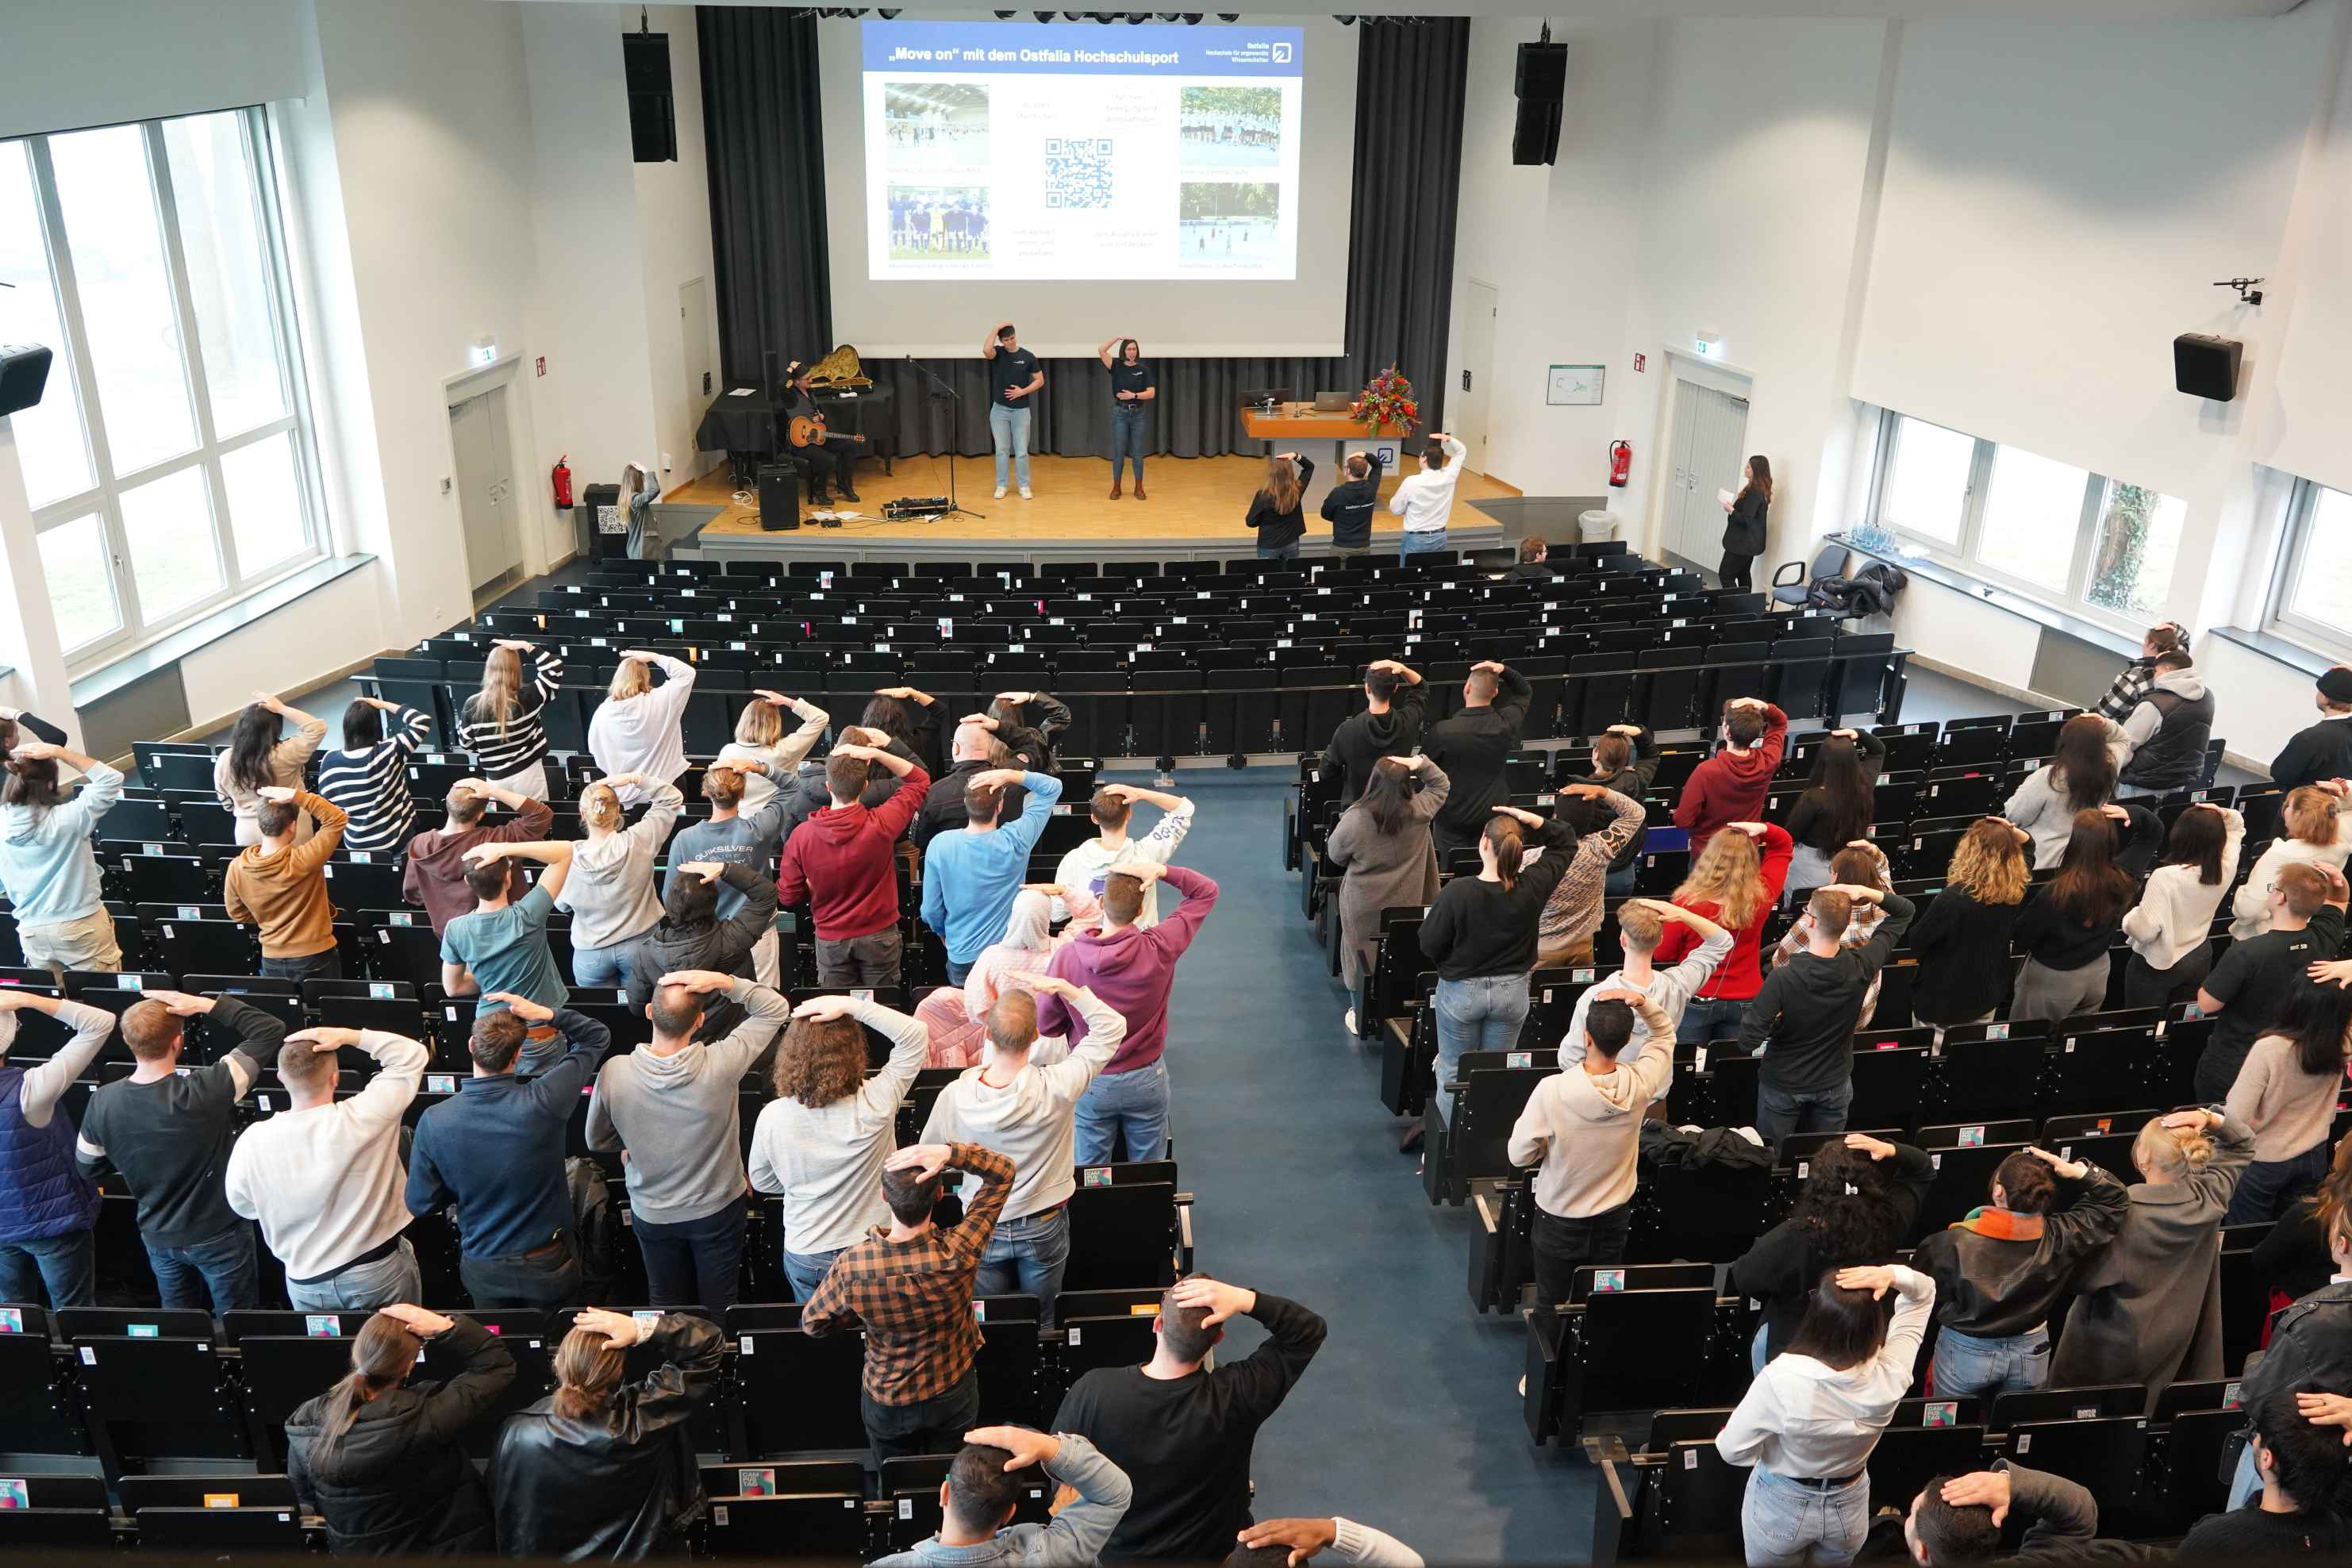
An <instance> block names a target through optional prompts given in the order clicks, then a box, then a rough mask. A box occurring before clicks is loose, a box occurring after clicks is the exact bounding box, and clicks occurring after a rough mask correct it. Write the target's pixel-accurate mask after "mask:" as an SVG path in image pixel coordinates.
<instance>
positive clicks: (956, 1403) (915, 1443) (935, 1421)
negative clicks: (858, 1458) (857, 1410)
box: [857, 1367, 980, 1470]
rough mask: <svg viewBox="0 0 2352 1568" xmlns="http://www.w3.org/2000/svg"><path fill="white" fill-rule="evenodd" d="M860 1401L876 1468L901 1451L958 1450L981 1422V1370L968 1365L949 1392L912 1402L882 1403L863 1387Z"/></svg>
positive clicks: (938, 1452)
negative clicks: (967, 1434)
mask: <svg viewBox="0 0 2352 1568" xmlns="http://www.w3.org/2000/svg"><path fill="white" fill-rule="evenodd" d="M857 1403H858V1405H859V1406H860V1407H861V1410H862V1413H863V1414H864V1415H865V1417H866V1447H867V1448H868V1449H869V1450H870V1451H871V1452H872V1453H873V1455H874V1468H876V1469H877V1470H878V1469H880V1468H882V1461H883V1460H885V1459H894V1458H898V1456H899V1455H901V1454H954V1453H960V1452H961V1451H962V1448H963V1435H964V1434H965V1433H966V1432H969V1431H971V1429H972V1427H973V1426H977V1425H979V1422H980V1373H978V1372H977V1371H975V1370H973V1369H971V1368H970V1367H967V1368H965V1369H964V1374H963V1376H961V1378H958V1379H957V1380H956V1384H955V1386H954V1387H952V1388H950V1389H949V1390H948V1391H947V1392H946V1393H945V1394H933V1395H932V1396H931V1397H930V1398H929V1399H920V1400H917V1401H916V1402H915V1403H914V1404H912V1405H881V1404H877V1403H876V1402H875V1399H874V1396H873V1395H872V1394H867V1393H866V1392H865V1390H863V1389H860V1390H859V1391H858V1394H857Z"/></svg>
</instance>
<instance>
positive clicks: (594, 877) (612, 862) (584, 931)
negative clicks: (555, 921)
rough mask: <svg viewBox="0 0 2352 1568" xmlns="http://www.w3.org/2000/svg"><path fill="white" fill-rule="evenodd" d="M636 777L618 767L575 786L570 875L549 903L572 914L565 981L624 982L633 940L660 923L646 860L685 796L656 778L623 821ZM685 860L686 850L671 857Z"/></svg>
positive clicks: (655, 855)
mask: <svg viewBox="0 0 2352 1568" xmlns="http://www.w3.org/2000/svg"><path fill="white" fill-rule="evenodd" d="M747 776H748V775H747ZM639 782H640V781H639V780H637V779H635V778H633V777H631V776H630V775H629V774H627V773H623V774H622V775H621V776H620V777H619V778H616V779H598V780H597V781H595V782H594V783H593V784H590V785H588V787H587V788H585V789H583V790H582V791H581V792H580V823H581V826H582V827H583V828H584V829H585V830H586V834H587V837H585V838H583V840H582V841H581V843H580V845H579V847H577V848H575V849H573V850H572V873H571V875H570V876H568V877H567V878H565V879H564V882H563V890H562V893H560V894H559V895H557V897H556V900H555V907H556V908H557V909H559V910H566V911H568V912H569V913H570V914H571V916H572V984H575V985H580V986H583V987H585V986H597V987H604V986H612V987H614V988H615V989H618V988H620V987H623V986H625V985H627V984H628V983H629V975H630V973H631V971H632V970H633V969H634V968H635V963H636V955H637V942H638V939H639V938H641V937H643V936H644V935H645V934H646V932H648V931H652V930H653V929H654V927H656V926H657V925H659V924H660V923H661V917H662V906H661V900H660V899H659V897H657V896H656V893H655V891H654V862H655V861H656V860H657V859H659V858H661V854H662V847H663V846H664V845H666V844H667V843H668V842H669V835H670V829H671V828H672V827H674V826H677V816H678V812H679V809H680V808H681V807H682V806H683V805H685V804H686V797H685V796H684V795H680V794H678V791H677V785H676V784H657V785H656V786H655V788H654V792H653V795H652V798H651V799H650V800H648V801H647V802H646V814H645V816H643V817H641V818H639V819H638V820H637V821H636V822H635V823H630V824H628V825H626V826H624V823H625V821H626V816H625V813H624V812H623V810H622V808H621V794H620V792H621V791H622V790H623V789H625V788H627V787H628V786H629V785H631V784H637V783H639ZM674 858H677V859H691V858H693V857H691V856H683V855H681V856H677V857H674Z"/></svg>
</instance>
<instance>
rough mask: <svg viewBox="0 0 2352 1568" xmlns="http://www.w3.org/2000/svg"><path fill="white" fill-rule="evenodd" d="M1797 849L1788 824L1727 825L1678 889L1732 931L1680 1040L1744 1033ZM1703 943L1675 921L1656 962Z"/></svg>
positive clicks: (1683, 899) (1695, 908)
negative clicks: (1742, 1020)
mask: <svg viewBox="0 0 2352 1568" xmlns="http://www.w3.org/2000/svg"><path fill="white" fill-rule="evenodd" d="M1795 849H1796V841H1795V840H1793V839H1791V838H1790V837H1789V831H1788V829H1787V828H1784V827H1777V826H1772V825H1770V824H1769V823H1762V822H1729V823H1726V824H1724V826H1723V830H1722V831H1721V832H1719V833H1717V834H1716V835H1715V837H1712V838H1710V839H1708V840H1707V841H1706V848H1704V849H1702V850H1700V851H1699V855H1698V858H1697V859H1696V860H1695V861H1693V862H1692V864H1691V868H1690V875H1689V876H1687V877H1685V878H1684V879H1683V885H1682V886H1681V887H1679V888H1676V889H1675V903H1677V904H1680V905H1681V906H1682V907H1683V908H1685V909H1686V910H1690V911H1691V912H1692V913H1694V914H1700V915H1705V916H1706V918H1707V919H1709V920H1711V921H1715V922H1716V923H1717V925H1720V926H1722V927H1723V928H1724V929H1725V930H1726V931H1729V932H1731V953H1730V956H1728V957H1727V958H1726V959H1725V960H1724V961H1723V963H1722V966H1721V967H1720V968H1718V969H1717V970H1716V972H1715V973H1714V975H1713V976H1712V977H1711V978H1709V980H1708V981H1707V983H1706V984H1705V985H1702V986H1700V987H1699V991H1698V994H1697V995H1696V996H1694V997H1692V998H1691V1002H1690V1005H1689V1006H1687V1007H1685V1008H1684V1009H1683V1021H1682V1024H1681V1026H1679V1027H1677V1028H1676V1029H1675V1038H1676V1039H1677V1040H1681V1041H1684V1042H1685V1043H1691V1044H1697V1045H1705V1044H1706V1042H1708V1041H1709V1040H1721V1039H1732V1038H1737V1037H1738V1034H1739V1016H1740V1015H1741V1014H1743V1013H1745V1012H1746V1011H1747V1010H1748V1003H1749V1002H1750V1001H1752V1000H1754V999H1755V996H1756V993H1757V992H1759V991H1760V990H1761V989H1763V986H1764V974H1763V970H1762V968H1761V966H1760V964H1759V956H1760V950H1761V948H1762V945H1763V941H1764V917H1765V916H1767V915H1769V914H1770V913H1771V912H1772V906H1773V904H1775V903H1776V902H1778V901H1779V900H1780V887H1781V884H1782V883H1784V882H1786V881H1787V880H1788V879H1789V858H1790V855H1792V854H1793V853H1794V852H1795ZM1697 945H1698V942H1697V939H1696V938H1695V937H1694V936H1692V934H1691V931H1690V928H1689V927H1687V926H1679V925H1677V926H1669V927H1667V928H1666V934H1665V936H1664V939H1662V940H1661V941H1660V942H1659V943H1658V951H1657V952H1655V953H1654V954H1652V955H1651V958H1650V962H1651V963H1652V964H1654V965H1658V966H1664V965H1669V964H1673V963H1678V962H1679V961H1680V960H1681V959H1682V958H1683V957H1684V956H1685V954H1686V953H1688V952H1690V951H1691V950H1692V949H1693V948H1695V947H1696V946H1697Z"/></svg>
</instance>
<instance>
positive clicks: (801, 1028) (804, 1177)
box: [751, 996, 931, 1301]
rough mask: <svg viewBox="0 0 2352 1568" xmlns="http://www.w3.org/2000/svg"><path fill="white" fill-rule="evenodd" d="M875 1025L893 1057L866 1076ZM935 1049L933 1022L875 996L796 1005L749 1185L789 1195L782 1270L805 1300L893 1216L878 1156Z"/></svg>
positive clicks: (755, 1131)
mask: <svg viewBox="0 0 2352 1568" xmlns="http://www.w3.org/2000/svg"><path fill="white" fill-rule="evenodd" d="M869 1028H870V1029H874V1030H877V1031H878V1032H880V1033H882V1034H884V1035H887V1036H888V1037H890V1059H889V1060H888V1061H887V1062H886V1063H885V1064H884V1065H883V1068H882V1070H881V1071H880V1072H877V1073H876V1074H875V1075H874V1077H873V1078H872V1079H868V1078H866V1030H867V1029H869ZM930 1048H931V1031H930V1030H929V1028H928V1027H927V1026H924V1025H923V1024H921V1023H920V1022H919V1021H917V1020H916V1019H913V1018H909V1017H908V1016H907V1015H906V1014H904V1013H901V1012H898V1011H897V1010H895V1009H893V1008H889V1007H885V1006H883V1005H881V1004H879V1003H877V1002H866V1001H860V1000H858V999H857V998H856V997H853V996H818V997H814V998H812V999H811V1000H809V1001H806V1002H803V1003H802V1004H801V1005H799V1006H797V1007H795V1008H793V1022H792V1027H791V1028H789V1029H788V1030H786V1031H785V1033H784V1037H783V1039H782V1042H780V1043H779V1044H778V1045H777V1047H776V1056H775V1060H774V1062H773V1063H772V1065H771V1067H770V1068H769V1079H770V1081H771V1082H772V1084H773V1085H774V1086H775V1090H776V1098H775V1099H773V1100H770V1101H769V1102H768V1104H767V1106H766V1108H765V1109H763V1110H761V1112H760V1120H759V1121H758V1122H757V1124H755V1125H754V1126H753V1128H752V1130H751V1186H752V1188H753V1190H755V1191H758V1192H762V1193H778V1194H782V1196H783V1200H784V1202H783V1212H782V1220H783V1227H784V1237H783V1248H782V1250H783V1265H784V1274H785V1277H786V1278H787V1279H791V1280H792V1282H793V1294H795V1295H796V1296H798V1297H799V1298H800V1299H801V1300H803V1301H805V1300H808V1299H809V1297H810V1296H812V1295H814V1293H815V1291H816V1288H817V1286H818V1284H819V1283H820V1282H821V1281H822V1280H823V1279H824V1275H825V1270H827V1269H829V1268H832V1267H833V1260H834V1259H835V1258H837V1257H839V1256H840V1255H841V1254H842V1253H844V1252H845V1251H847V1250H848V1249H849V1247H851V1246H852V1245H854V1244H855V1243H856V1242H857V1241H858V1240H859V1239H861V1238H862V1237H864V1236H865V1235H866V1232H867V1231H868V1230H871V1229H872V1228H873V1227H874V1226H877V1225H882V1224H886V1223H887V1222H888V1220H889V1217H890V1211H889V1209H888V1208H887V1206H886V1205H884V1203H883V1201H882V1162H883V1161H884V1160H886V1159H887V1158H889V1156H890V1151H891V1150H892V1148H894V1147H895V1146H896V1142H897V1141H896V1139H895V1138H894V1136H893V1132H894V1131H895V1129H896V1127H897V1125H898V1107H899V1106H900V1105H902V1104H904V1103H905V1102H906V1099H907V1091H908V1089H912V1088H914V1086H915V1075H916V1074H917V1073H919V1072H920V1071H921V1070H922V1068H923V1062H924V1059H925V1058H927V1057H928V1056H929V1054H930Z"/></svg>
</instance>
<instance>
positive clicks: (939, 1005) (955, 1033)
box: [915, 882, 1157, 1068]
mask: <svg viewBox="0 0 2352 1568" xmlns="http://www.w3.org/2000/svg"><path fill="white" fill-rule="evenodd" d="M1154 886H1157V884H1154ZM1056 908H1061V909H1066V910H1068V911H1069V916H1070V918H1069V923H1068V924H1067V925H1066V926H1064V927H1063V928H1062V931H1061V932H1060V934H1058V935H1056V934H1055V931H1054V910H1055V909H1056ZM1101 924H1102V903H1101V901H1100V900H1097V898H1096V897H1095V895H1094V894H1092V893H1090V892H1088V891H1087V889H1085V888H1083V887H1066V886H1065V885H1063V884H1062V883H1060V882H1031V883H1027V884H1025V885H1024V886H1023V888H1022V889H1021V896H1020V897H1019V898H1016V899H1014V900H1013V913H1012V914H1011V915H1010V916H1009V917H1007V919H1006V921H1005V922H1004V935H1003V937H1002V938H1000V939H999V940H997V941H995V942H991V943H989V944H988V946H986V947H985V948H982V950H981V954H980V956H979V957H978V958H976V959H974V960H973V961H972V965H971V973H969V974H967V975H965V976H964V980H963V989H961V991H959V990H957V989H956V988H955V987H954V986H952V985H941V986H938V987H936V988H934V989H933V990H932V991H931V993H930V994H929V995H928V996H925V997H924V998H923V999H922V1001H921V1002H920V1003H919V1004H918V1005H916V1007H915V1016H916V1017H918V1018H920V1019H921V1020H922V1021H923V1022H924V1024H925V1025H927V1026H929V1029H930V1031H931V1054H930V1060H929V1063H928V1064H927V1065H928V1066H930V1067H935V1068H968V1067H971V1066H972V1065H974V1064H975V1063H977V1062H978V1061H979V1060H980V1058H981V1053H982V1050H983V1049H985V1048H986V1047H987V1044H988V1014H989V1010H990V1009H991V1008H992V1007H994V1006H995V1005H996V999H997V997H998V996H999V995H1000V994H1003V990H1004V988H1005V986H1006V984H1009V982H1006V981H1005V980H1004V978H1003V977H1004V976H1006V975H1008V974H1011V973H1015V972H1025V973H1035V974H1042V973H1045V972H1046V971H1047V970H1049V969H1051V968H1052V967H1053V964H1054V955H1055V953H1057V952H1060V951H1061V950H1062V948H1063V947H1064V946H1065V945H1066V943H1068V942H1071V941H1072V940H1074V939H1075V938H1076V937H1077V936H1078V934H1079V933H1080V932H1081V931H1095V930H1098V929H1100V927H1101Z"/></svg>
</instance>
